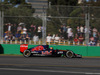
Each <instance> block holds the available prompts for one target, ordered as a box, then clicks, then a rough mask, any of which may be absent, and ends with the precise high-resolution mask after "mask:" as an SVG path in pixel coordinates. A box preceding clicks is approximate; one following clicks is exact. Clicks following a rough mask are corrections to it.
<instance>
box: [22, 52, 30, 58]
mask: <svg viewBox="0 0 100 75" xmlns="http://www.w3.org/2000/svg"><path fill="white" fill-rule="evenodd" d="M23 56H24V57H30V56H31V52H30V51H29V50H25V51H24V52H23Z"/></svg>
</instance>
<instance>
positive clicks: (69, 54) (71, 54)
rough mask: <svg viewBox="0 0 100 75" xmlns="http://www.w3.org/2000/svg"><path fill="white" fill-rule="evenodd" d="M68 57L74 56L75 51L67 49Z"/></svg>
mask: <svg viewBox="0 0 100 75" xmlns="http://www.w3.org/2000/svg"><path fill="white" fill-rule="evenodd" d="M66 57H67V58H73V57H74V53H73V52H72V51H67V52H66Z"/></svg>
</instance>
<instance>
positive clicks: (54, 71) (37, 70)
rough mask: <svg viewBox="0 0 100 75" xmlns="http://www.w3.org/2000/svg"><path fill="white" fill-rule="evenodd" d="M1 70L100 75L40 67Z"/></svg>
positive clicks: (99, 74) (97, 74) (98, 74)
mask: <svg viewBox="0 0 100 75" xmlns="http://www.w3.org/2000/svg"><path fill="white" fill-rule="evenodd" d="M0 70H10V71H31V72H32V71H35V72H52V73H71V74H85V75H100V73H92V72H91V73H90V72H74V71H57V70H39V69H17V68H0Z"/></svg>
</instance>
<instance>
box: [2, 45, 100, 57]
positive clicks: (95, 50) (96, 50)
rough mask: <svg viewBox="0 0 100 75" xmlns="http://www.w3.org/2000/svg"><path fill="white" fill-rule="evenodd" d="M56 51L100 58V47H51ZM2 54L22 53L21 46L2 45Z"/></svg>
mask: <svg viewBox="0 0 100 75" xmlns="http://www.w3.org/2000/svg"><path fill="white" fill-rule="evenodd" d="M35 46H37V45H28V48H31V47H35ZM50 47H53V48H54V49H61V50H72V51H73V52H75V53H76V54H81V55H82V56H100V46H61V45H50ZM0 54H17V55H21V53H20V45H19V44H18V45H17V44H0Z"/></svg>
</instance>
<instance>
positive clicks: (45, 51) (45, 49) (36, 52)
mask: <svg viewBox="0 0 100 75" xmlns="http://www.w3.org/2000/svg"><path fill="white" fill-rule="evenodd" d="M20 52H21V53H23V56H24V57H30V56H64V57H67V58H74V57H76V58H81V57H82V56H81V55H80V54H75V53H74V52H73V51H71V50H59V49H56V50H54V49H53V47H50V48H49V45H38V46H36V47H32V48H28V44H22V45H20Z"/></svg>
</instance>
